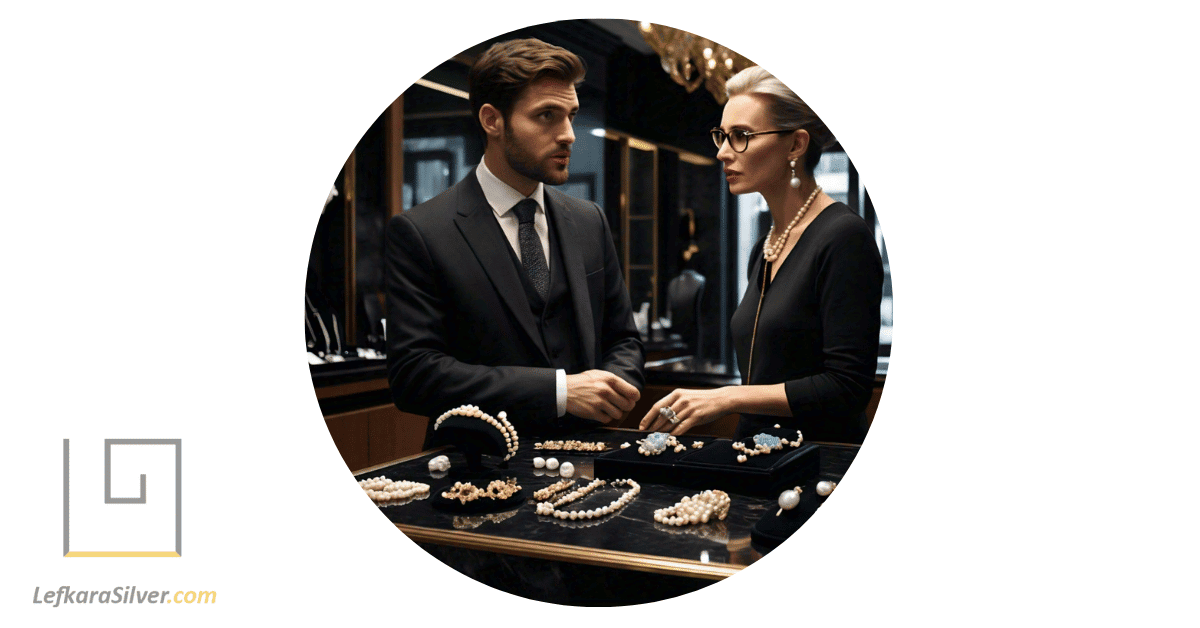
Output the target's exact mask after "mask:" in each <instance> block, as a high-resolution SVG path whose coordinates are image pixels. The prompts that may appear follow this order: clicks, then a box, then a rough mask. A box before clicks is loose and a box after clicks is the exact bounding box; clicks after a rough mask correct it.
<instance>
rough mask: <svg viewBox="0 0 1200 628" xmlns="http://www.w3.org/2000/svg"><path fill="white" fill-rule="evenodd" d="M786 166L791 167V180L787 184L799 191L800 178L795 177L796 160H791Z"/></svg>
mask: <svg viewBox="0 0 1200 628" xmlns="http://www.w3.org/2000/svg"><path fill="white" fill-rule="evenodd" d="M788 165H790V166H791V167H792V180H791V181H789V182H788V184H789V185H791V186H792V187H794V188H796V189H797V190H798V189H800V177H797V176H796V160H795V159H793V160H792V161H791V162H790V163H789V164H788Z"/></svg>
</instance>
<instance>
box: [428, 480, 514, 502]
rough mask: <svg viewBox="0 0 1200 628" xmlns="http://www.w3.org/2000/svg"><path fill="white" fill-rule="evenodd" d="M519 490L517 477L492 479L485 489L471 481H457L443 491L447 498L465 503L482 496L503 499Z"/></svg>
mask: <svg viewBox="0 0 1200 628" xmlns="http://www.w3.org/2000/svg"><path fill="white" fill-rule="evenodd" d="M519 490H521V485H519V484H517V480H516V478H509V479H508V480H492V481H491V482H490V483H488V485H487V488H485V489H481V488H479V487H477V486H475V485H474V484H471V483H470V482H467V483H465V484H464V483H463V482H455V483H454V486H452V487H451V488H450V490H448V491H443V492H442V497H444V498H445V499H457V500H458V501H459V502H460V503H463V504H465V503H467V502H473V501H475V500H477V499H482V498H487V499H494V500H501V501H502V500H505V499H508V498H509V497H512V496H513V495H515V494H516V493H517V491H519Z"/></svg>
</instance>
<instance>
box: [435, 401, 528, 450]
mask: <svg viewBox="0 0 1200 628" xmlns="http://www.w3.org/2000/svg"><path fill="white" fill-rule="evenodd" d="M452 416H462V417H468V418H471V417H474V418H477V419H479V420H481V421H483V422H484V423H487V424H488V425H491V426H492V427H494V428H496V430H498V431H499V432H500V435H501V436H503V437H504V444H505V447H506V448H507V450H508V455H506V456H504V460H508V459H509V458H512V457H513V456H515V455H516V454H517V445H519V444H520V441H519V440H518V439H517V428H515V427H513V426H512V423H509V422H508V413H507V412H504V411H501V412H500V414H498V415H496V416H495V417H493V416H492V415H490V414H488V413H486V412H484V411H482V410H480V409H479V406H472V405H463V406H459V407H457V408H454V409H453V410H447V411H446V412H445V413H443V414H442V416H440V417H438V418H437V421H434V423H433V429H434V430H435V431H436V430H437V429H438V428H439V427H441V426H442V421H445V420H446V419H448V418H450V417H452Z"/></svg>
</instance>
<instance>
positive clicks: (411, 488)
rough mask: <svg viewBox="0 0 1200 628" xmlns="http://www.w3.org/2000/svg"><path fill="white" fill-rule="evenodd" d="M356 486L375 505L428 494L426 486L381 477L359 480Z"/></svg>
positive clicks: (427, 486)
mask: <svg viewBox="0 0 1200 628" xmlns="http://www.w3.org/2000/svg"><path fill="white" fill-rule="evenodd" d="M358 485H359V486H361V487H362V489H363V490H364V491H366V492H367V497H370V498H371V499H372V500H374V501H375V503H377V504H386V503H388V502H396V501H400V500H403V499H409V498H411V497H417V496H425V495H428V494H429V485H428V484H422V483H420V482H409V481H408V480H400V481H395V480H389V479H387V478H385V477H383V476H382V475H381V476H379V477H374V478H369V479H366V480H359V482H358Z"/></svg>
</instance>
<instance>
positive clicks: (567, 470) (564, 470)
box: [558, 462, 575, 478]
mask: <svg viewBox="0 0 1200 628" xmlns="http://www.w3.org/2000/svg"><path fill="white" fill-rule="evenodd" d="M558 474H559V475H561V476H563V477H564V478H569V477H571V476H573V475H575V465H573V464H571V463H569V462H564V463H562V465H560V466H559V468H558Z"/></svg>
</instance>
